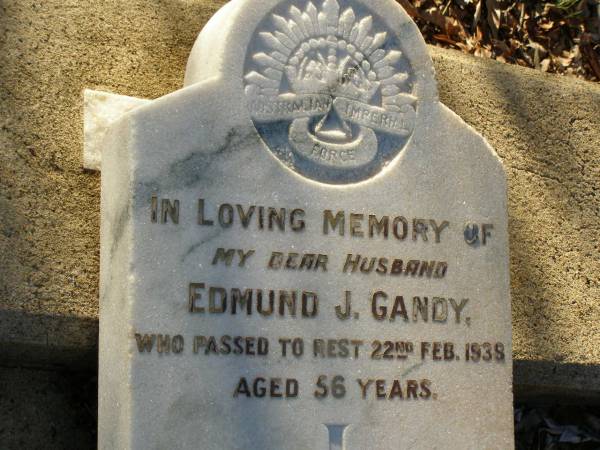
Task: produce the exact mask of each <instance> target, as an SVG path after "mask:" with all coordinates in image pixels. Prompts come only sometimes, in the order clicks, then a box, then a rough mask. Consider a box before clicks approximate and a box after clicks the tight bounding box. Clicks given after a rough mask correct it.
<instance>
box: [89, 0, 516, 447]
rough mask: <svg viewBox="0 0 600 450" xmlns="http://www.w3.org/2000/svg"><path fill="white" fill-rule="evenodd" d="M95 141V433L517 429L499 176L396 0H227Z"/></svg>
mask: <svg viewBox="0 0 600 450" xmlns="http://www.w3.org/2000/svg"><path fill="white" fill-rule="evenodd" d="M139 105H140V106H137V107H135V108H133V109H131V110H130V111H129V112H127V113H126V114H124V115H123V116H121V117H120V118H119V119H117V120H114V121H112V120H111V125H110V126H109V129H108V131H107V132H106V135H105V137H104V138H103V140H102V144H101V147H102V236H101V241H102V243H101V247H102V249H101V298H100V310H101V311H100V315H101V317H100V375H99V385H100V386H99V390H100V392H99V403H100V406H99V447H100V448H101V449H104V450H108V449H111V450H113V449H201V450H229V449H231V450H233V449H239V450H242V449H244V450H248V449H256V450H309V449H310V450H367V449H369V450H392V449H393V450H397V449H428V450H429V449H461V450H462V449H502V450H505V449H510V448H513V424H512V421H513V419H512V380H511V373H512V359H511V354H512V347H511V344H512V341H511V323H510V318H511V315H510V294H509V268H508V229H507V228H508V223H507V198H506V179H505V174H504V171H503V167H502V164H501V162H500V160H499V158H498V156H497V155H496V154H495V152H494V151H493V149H492V148H491V147H490V146H489V145H488V143H487V142H486V141H485V140H484V139H483V138H482V137H481V136H480V135H479V134H478V133H477V132H475V131H474V130H473V129H471V128H470V127H469V126H467V125H466V124H465V123H464V122H463V121H462V120H461V119H460V118H459V117H457V116H456V115H455V114H454V113H453V112H452V111H450V110H449V109H448V108H446V107H445V106H444V105H442V104H441V103H440V102H439V100H438V94H437V88H436V82H435V78H434V71H433V68H432V63H431V60H430V57H429V55H428V53H427V47H426V45H425V43H424V41H423V39H422V37H421V35H420V33H419V31H418V29H417V27H416V26H415V24H414V23H413V22H412V20H411V19H410V18H409V16H408V15H407V14H406V13H405V12H404V10H402V9H401V8H400V7H399V6H398V4H397V3H395V2H394V1H392V0H312V1H309V0H283V1H281V0H234V1H231V2H230V3H228V4H227V5H226V6H225V7H224V8H223V9H222V10H221V11H219V12H218V13H217V14H216V15H215V17H214V18H213V19H212V20H211V21H210V22H209V23H208V24H207V25H206V27H205V28H204V30H203V31H202V33H201V34H200V36H199V38H198V40H197V42H196V44H195V46H194V48H193V50H192V53H191V56H190V59H189V63H188V67H187V72H186V76H185V86H184V88H183V89H181V90H179V91H177V92H174V93H172V94H170V95H167V96H165V97H163V98H159V99H157V100H154V101H151V102H141V103H140V104H139Z"/></svg>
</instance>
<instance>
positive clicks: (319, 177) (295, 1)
mask: <svg viewBox="0 0 600 450" xmlns="http://www.w3.org/2000/svg"><path fill="white" fill-rule="evenodd" d="M215 77H216V78H219V79H220V80H221V81H222V82H223V85H224V86H225V87H226V89H228V90H229V94H230V95H231V94H233V97H236V94H238V93H239V98H240V99H245V102H246V104H247V108H246V109H247V111H248V113H249V116H250V117H251V118H252V120H253V122H254V125H255V126H256V129H257V131H258V133H259V134H260V136H261V137H262V139H263V141H264V143H265V144H266V145H267V147H269V149H270V150H271V151H272V152H273V154H274V155H275V156H276V157H277V158H278V159H279V160H280V161H281V162H282V163H283V164H285V165H286V166H288V167H290V168H291V169H292V170H295V171H296V172H298V173H300V174H302V175H304V176H306V177H308V178H310V179H313V180H316V181H320V182H325V183H330V184H347V183H350V182H357V181H362V180H365V179H368V178H370V177H372V176H374V175H376V174H377V173H379V172H380V171H381V170H382V169H383V168H384V167H385V166H386V165H387V164H389V163H390V162H391V161H392V160H393V159H394V158H395V157H396V156H397V155H398V154H399V153H400V151H401V150H402V149H403V148H404V147H405V146H406V145H407V144H408V142H409V140H410V138H411V136H412V135H413V132H414V130H415V127H416V126H417V122H418V121H419V118H420V113H421V112H422V110H423V108H421V106H422V105H424V104H426V103H430V102H437V101H438V97H437V87H436V83H435V78H434V70H433V65H432V62H431V59H430V57H429V54H428V51H427V47H426V45H425V42H424V40H423V38H422V36H421V34H420V32H419V30H418V28H417V27H416V25H415V24H414V22H413V21H412V20H411V18H410V17H409V16H408V15H407V14H406V12H405V11H404V10H403V9H402V8H401V7H400V6H399V5H398V4H397V3H396V2H394V1H392V0H368V1H367V0H283V1H282V0H260V1H256V0H234V1H232V2H231V3H229V4H227V5H226V6H225V7H223V8H222V9H221V10H220V11H219V12H218V13H217V14H216V15H215V16H214V17H213V19H212V20H211V21H210V22H209V23H208V24H207V26H206V27H205V28H204V30H203V31H202V33H201V34H200V36H199V37H198V39H197V41H196V44H195V45H194V48H193V50H192V53H191V56H190V58H189V61H188V67H187V72H186V77H185V85H186V86H189V85H192V84H196V83H199V82H201V81H203V80H207V79H209V78H215Z"/></svg>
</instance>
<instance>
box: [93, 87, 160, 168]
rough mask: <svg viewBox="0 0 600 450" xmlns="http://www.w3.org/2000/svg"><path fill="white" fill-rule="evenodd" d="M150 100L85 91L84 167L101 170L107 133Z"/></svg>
mask: <svg viewBox="0 0 600 450" xmlns="http://www.w3.org/2000/svg"><path fill="white" fill-rule="evenodd" d="M149 102H150V100H145V99H142V98H136V97H128V96H126V95H118V94H113V93H110V92H103V91H95V90H93V89H86V90H84V91H83V119H84V121H83V137H84V139H83V167H84V168H85V169H88V170H100V168H101V167H102V147H103V140H104V138H105V136H106V132H107V131H108V129H109V128H110V126H111V125H112V124H114V123H115V122H116V121H117V120H119V119H120V118H121V117H122V116H123V115H124V114H126V113H128V112H129V111H131V110H132V109H134V108H137V107H138V106H141V105H145V104H147V103H149Z"/></svg>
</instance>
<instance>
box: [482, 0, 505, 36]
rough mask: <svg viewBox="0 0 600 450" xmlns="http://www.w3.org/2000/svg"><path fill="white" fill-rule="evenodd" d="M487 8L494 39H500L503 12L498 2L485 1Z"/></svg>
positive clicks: (493, 0)
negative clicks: (499, 32)
mask: <svg viewBox="0 0 600 450" xmlns="http://www.w3.org/2000/svg"><path fill="white" fill-rule="evenodd" d="M485 6H486V8H487V21H488V24H489V25H490V30H491V31H492V36H493V37H494V39H498V30H499V29H500V17H501V13H502V11H501V10H500V7H499V5H498V2H497V1H496V0H485Z"/></svg>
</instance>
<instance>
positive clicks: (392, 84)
mask: <svg viewBox="0 0 600 450" xmlns="http://www.w3.org/2000/svg"><path fill="white" fill-rule="evenodd" d="M271 23H272V27H271V31H262V32H260V33H259V37H260V39H261V40H262V42H263V43H264V45H265V51H261V52H258V53H255V54H254V55H253V56H252V58H253V61H254V62H255V63H256V70H252V71H250V72H249V73H247V75H246V76H245V81H246V84H247V86H246V92H247V94H248V95H251V96H268V97H272V96H277V95H281V94H284V95H285V94H286V92H285V91H282V86H283V85H284V81H286V82H287V83H286V84H289V87H290V90H289V91H288V92H289V93H292V94H328V95H331V96H332V97H344V98H349V99H352V100H355V101H359V102H362V103H370V102H371V100H372V99H373V97H374V96H375V94H376V93H377V92H380V94H381V106H382V107H383V108H385V109H386V110H387V111H390V112H392V111H400V110H401V107H402V106H403V105H406V104H413V103H414V102H415V101H416V98H415V97H414V96H412V95H411V94H410V93H409V92H408V91H409V90H410V87H409V85H408V84H409V78H410V76H409V74H408V73H407V72H404V71H401V70H399V69H398V63H399V62H400V61H401V60H402V59H403V54H402V52H401V51H400V50H398V49H387V48H386V47H385V44H386V41H387V39H388V33H387V32H386V31H377V30H375V27H374V20H373V17H372V16H371V15H365V16H362V17H359V16H358V15H357V14H356V12H355V10H354V9H353V8H352V7H348V8H346V9H345V10H343V11H342V10H341V8H340V4H339V3H338V1H337V0H324V1H323V2H322V3H321V5H320V8H318V7H317V5H316V4H315V2H313V1H308V2H306V4H305V6H304V8H303V9H301V8H300V7H299V6H296V5H293V6H291V7H290V9H289V12H288V17H287V18H285V17H282V16H280V15H278V14H272V15H271ZM284 78H285V80H284Z"/></svg>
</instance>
